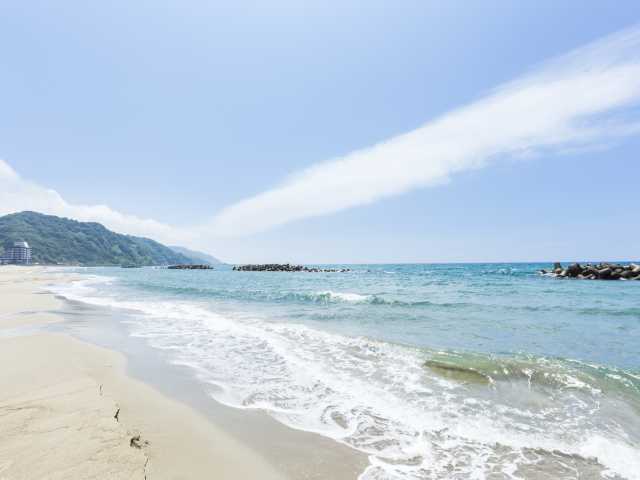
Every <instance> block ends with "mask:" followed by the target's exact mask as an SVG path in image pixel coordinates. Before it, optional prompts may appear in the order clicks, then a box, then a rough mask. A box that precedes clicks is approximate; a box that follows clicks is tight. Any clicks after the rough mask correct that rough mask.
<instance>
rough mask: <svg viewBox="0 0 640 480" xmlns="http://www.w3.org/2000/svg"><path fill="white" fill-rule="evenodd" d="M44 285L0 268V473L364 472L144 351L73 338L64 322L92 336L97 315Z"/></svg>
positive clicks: (353, 456)
mask: <svg viewBox="0 0 640 480" xmlns="http://www.w3.org/2000/svg"><path fill="white" fill-rule="evenodd" d="M58 278H59V279H61V280H62V279H63V278H64V280H62V281H72V280H73V279H74V276H73V275H69V274H65V273H61V274H60V275H59V276H58ZM54 279H55V277H53V276H52V275H51V274H50V273H46V270H45V269H44V268H43V267H16V268H13V267H9V268H7V267H3V268H2V269H0V291H1V292H2V297H3V298H9V299H10V300H9V301H3V303H2V305H0V362H2V363H3V364H4V365H11V366H12V368H10V369H4V370H3V371H2V373H1V374H0V430H1V431H3V432H7V431H8V432H10V434H9V435H4V436H3V438H2V439H0V478H3V479H4V478H7V479H9V478H10V479H22V478H24V479H31V478H41V477H46V478H60V479H63V478H115V479H118V478H127V479H129V478H136V479H137V478H140V479H145V478H146V479H149V480H152V479H163V478H166V479H188V478H194V479H195V478H198V479H199V478H207V477H214V478H217V479H225V478H228V479H237V478H247V479H253V478H255V479H265V480H270V479H273V480H286V479H297V478H305V479H315V478H318V479H319V478H327V476H330V477H331V478H336V479H345V480H346V479H348V478H352V479H355V478H357V476H358V474H359V473H361V472H362V471H363V469H364V467H365V466H366V463H367V462H366V457H364V456H363V455H359V454H357V453H356V452H354V451H353V450H351V449H349V448H348V447H346V446H342V445H339V444H337V443H336V442H334V441H332V440H329V439H326V438H324V437H320V436H318V435H314V434H309V433H306V432H299V431H295V430H291V429H289V428H288V427H285V426H283V425H281V424H279V423H277V422H276V421H275V420H274V419H271V418H270V417H268V416H267V415H266V414H264V413H262V412H245V411H242V410H237V409H232V408H231V407H226V406H224V405H221V404H217V402H215V401H214V400H213V399H210V398H207V397H206V394H205V392H204V390H202V391H200V392H198V391H197V388H193V385H194V382H193V381H192V380H189V379H188V378H186V376H185V378H182V375H183V374H184V373H185V372H184V371H182V370H180V369H179V368H178V367H174V368H173V369H171V366H167V365H163V364H162V363H161V362H159V361H157V360H158V359H154V358H152V357H153V356H152V355H151V354H150V350H149V351H140V350H136V351H137V354H135V355H132V354H131V352H124V351H122V350H121V349H116V348H113V347H114V345H107V344H108V343H109V340H107V341H102V342H97V341H92V339H91V338H89V337H90V335H76V334H74V331H73V329H72V328H68V327H67V324H68V323H73V322H76V323H77V322H80V324H82V326H83V327H85V329H86V327H88V329H89V330H91V328H92V327H91V325H92V318H91V315H95V314H96V312H97V313H98V314H99V313H100V312H99V311H96V310H93V312H92V311H91V310H92V309H83V308H80V309H78V308H76V307H74V306H73V305H71V304H70V303H71V302H68V301H64V300H62V299H60V298H56V297H55V296H54V295H53V294H52V293H45V292H44V291H43V290H45V289H46V285H47V284H50V283H52V280H54ZM108 320H109V321H106V322H102V326H103V327H107V328H108V325H109V324H110V323H113V322H111V320H112V319H108ZM80 330H82V329H80ZM76 333H77V332H76ZM103 333H104V331H103V330H94V334H95V336H96V338H97V337H98V336H100V334H103ZM106 337H107V338H109V335H106ZM94 340H95V338H94ZM111 341H112V342H114V339H113V338H112V339H111ZM120 341H122V337H117V342H120ZM105 347H106V348H105ZM135 348H138V347H135ZM147 348H148V349H151V347H147ZM145 357H148V358H146V360H144V361H143V362H139V361H138V360H139V359H140V358H142V359H144V358H145ZM137 359H138V360H137ZM145 362H147V364H146V365H145ZM167 368H168V370H166V369H167ZM145 372H146V373H145ZM145 377H147V378H145ZM150 378H151V381H149V379H150ZM190 382H191V383H190ZM179 393H181V394H179ZM25 405H27V406H28V410H27V411H29V412H34V413H33V414H32V415H31V414H26V413H24V412H25V410H24V409H25ZM21 412H22V413H21ZM116 412H117V413H116ZM138 447H140V448H138ZM42 452H47V453H46V454H43V453H42ZM33 458H38V459H39V461H38V462H33V461H32V459H33ZM45 472H46V473H45Z"/></svg>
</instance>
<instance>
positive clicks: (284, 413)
mask: <svg viewBox="0 0 640 480" xmlns="http://www.w3.org/2000/svg"><path fill="white" fill-rule="evenodd" d="M319 267H327V266H323V265H320V266H319ZM330 267H331V268H349V269H350V270H351V271H349V272H336V273H307V272H298V273H290V272H238V271H233V270H232V269H231V267H229V266H226V265H222V266H216V268H215V270H205V271H198V270H169V269H165V268H153V267H148V268H77V269H74V270H73V271H74V272H75V273H77V274H78V275H76V278H77V279H78V280H77V281H74V282H73V283H71V284H68V283H67V284H62V285H57V286H52V287H51V288H52V289H53V290H54V291H55V293H57V294H58V295H61V296H63V297H66V298H67V299H69V300H72V301H75V302H83V303H87V304H91V305H96V306H100V307H108V308H110V309H115V310H116V311H122V312H123V315H122V318H123V319H124V320H123V321H124V323H125V325H126V332H127V335H130V336H132V337H136V338H138V339H141V340H142V341H144V342H145V343H146V344H148V346H149V347H151V348H154V349H159V350H161V351H163V352H164V353H165V354H166V355H167V358H169V360H170V362H171V363H173V364H175V365H180V366H182V367H185V368H186V369H188V371H189V372H191V373H192V374H193V376H194V377H195V378H196V379H197V381H198V382H200V383H202V384H203V385H205V386H206V389H207V392H208V394H209V395H210V397H211V401H215V402H219V403H222V404H224V405H227V406H230V407H234V408H237V409H243V410H259V411H262V412H265V413H266V414H267V415H269V416H271V417H273V418H274V419H276V420H277V421H279V422H281V423H283V424H284V425H286V426H288V427H290V428H293V429H297V430H303V431H308V432H314V433H317V434H320V435H322V436H325V437H328V438H330V439H333V440H335V441H336V442H339V443H341V444H343V445H347V446H348V447H350V448H352V449H354V450H356V451H359V452H362V453H364V454H366V456H367V458H368V460H369V463H368V466H367V467H366V468H365V469H364V470H363V471H362V472H361V474H360V476H359V479H360V480H417V479H558V480H561V479H600V478H603V479H604V478H606V479H640V281H612V282H605V281H587V280H575V279H560V278H549V277H545V276H541V275H539V274H538V270H540V269H541V268H549V267H550V265H549V264H410V265H409V264H402V265H379V264H374V265H332V266H330ZM66 271H68V270H66Z"/></svg>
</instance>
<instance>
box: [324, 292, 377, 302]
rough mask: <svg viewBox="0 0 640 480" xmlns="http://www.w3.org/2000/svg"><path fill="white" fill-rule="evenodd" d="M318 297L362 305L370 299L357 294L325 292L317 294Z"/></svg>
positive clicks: (368, 296)
mask: <svg viewBox="0 0 640 480" xmlns="http://www.w3.org/2000/svg"><path fill="white" fill-rule="evenodd" d="M317 295H318V296H319V297H328V298H329V299H330V300H339V301H342V302H353V303H362V302H366V301H367V300H369V299H370V298H371V296H370V295H362V294H359V293H350V292H332V291H330V290H327V291H325V292H318V293H317Z"/></svg>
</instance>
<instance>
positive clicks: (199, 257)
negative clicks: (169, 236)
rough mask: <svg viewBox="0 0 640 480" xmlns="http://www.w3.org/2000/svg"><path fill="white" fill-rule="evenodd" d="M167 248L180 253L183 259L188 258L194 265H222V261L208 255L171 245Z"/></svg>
mask: <svg viewBox="0 0 640 480" xmlns="http://www.w3.org/2000/svg"><path fill="white" fill-rule="evenodd" d="M169 248H170V249H171V250H173V251H174V252H178V253H181V254H182V255H184V256H185V257H189V258H190V259H191V260H192V261H193V262H195V263H204V264H207V265H220V264H222V263H223V262H222V260H219V259H217V258H216V257H214V256H213V255H209V254H208V253H204V252H198V251H197V250H191V249H189V248H185V247H176V246H173V245H169Z"/></svg>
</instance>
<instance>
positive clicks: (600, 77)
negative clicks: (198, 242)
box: [202, 27, 640, 236]
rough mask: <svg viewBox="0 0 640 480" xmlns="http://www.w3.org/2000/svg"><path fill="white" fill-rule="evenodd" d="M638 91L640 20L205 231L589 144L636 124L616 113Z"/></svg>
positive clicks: (292, 183) (311, 171) (239, 206)
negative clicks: (500, 161)
mask: <svg viewBox="0 0 640 480" xmlns="http://www.w3.org/2000/svg"><path fill="white" fill-rule="evenodd" d="M639 100H640V28H638V27H635V28H632V29H629V30H625V31H623V32H620V33H617V34H615V35H612V36H610V37H607V38H604V39H602V40H599V41H597V42H594V43H592V44H590V45H587V46H585V47H582V48H580V49H577V50H575V51H573V52H570V53H569V54H567V55H564V56H562V57H559V58H557V59H554V60H552V61H551V62H548V63H547V64H545V65H543V66H542V67H540V68H538V69H537V70H536V71H534V72H532V73H530V74H528V75H526V76H524V77H522V78H520V79H517V80H515V81H513V82H510V83H508V84H506V85H504V86H502V87H500V88H498V89H496V90H495V91H493V92H492V93H491V94H489V95H488V96H487V97H485V98H482V99H480V100H478V101H476V102H474V103H472V104H470V105H468V106H465V107H463V108H460V109H457V110H455V111H452V112H450V113H448V114H446V115H444V116H442V117H440V118H438V119H435V120H433V121H431V122H429V123H427V124H425V125H424V126H422V127H420V128H418V129H416V130H414V131H411V132H409V133H406V134H404V135H400V136H397V137H394V138H391V139H390V140H387V141H385V142H382V143H379V144H377V145H374V146H372V147H370V148H366V149H362V150H358V151H355V152H352V153H350V154H348V155H345V156H344V157H341V158H337V159H334V160H331V161H327V162H323V163H319V164H316V165H313V166H311V167H310V168H307V169H305V170H302V171H300V172H298V173H296V174H295V175H293V176H291V177H290V178H288V179H287V180H285V181H284V183H283V184H282V185H280V186H277V187H275V188H273V189H271V190H268V191H265V192H263V193H260V194H258V195H255V196H253V197H250V198H247V199H245V200H242V201H240V202H238V203H236V204H234V205H231V206H229V207H226V208H224V209H223V210H222V211H221V212H220V213H219V214H218V215H217V216H216V217H215V218H214V219H213V221H212V222H211V223H210V224H208V225H207V226H206V227H203V230H202V231H207V232H211V233H213V234H216V235H227V236H244V235H251V234H254V233H257V232H260V231H264V230H268V229H270V228H273V227H276V226H278V225H282V224H286V223H289V222H292V221H295V220H299V219H304V218H309V217H314V216H319V215H327V214H331V213H334V212H337V211H340V210H343V209H346V208H350V207H355V206H359V205H366V204H368V203H371V202H375V201H378V200H380V199H383V198H385V197H388V196H391V195H397V194H401V193H404V192H407V191H410V190H412V189H415V188H420V187H427V186H430V185H434V184H437V183H440V182H443V181H447V180H448V179H449V177H450V176H451V175H453V174H456V173H459V172H462V171H465V170H471V169H478V168H482V167H485V166H487V165H489V164H490V163H491V162H493V161H496V160H497V159H499V158H502V157H504V156H506V155H517V154H519V153H521V152H527V153H531V152H539V151H544V152H548V151H549V150H550V149H551V150H556V151H558V152H561V151H567V150H570V149H577V148H592V147H594V146H597V145H598V144H606V142H608V141H610V140H611V138H612V137H617V136H622V135H634V134H637V133H638V129H637V123H630V120H628V119H627V121H620V120H617V119H616V120H615V121H614V120H613V119H612V118H611V115H612V114H615V113H616V112H617V111H619V110H620V109H622V108H625V107H629V106H632V105H633V104H635V103H637V102H638V101H639Z"/></svg>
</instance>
